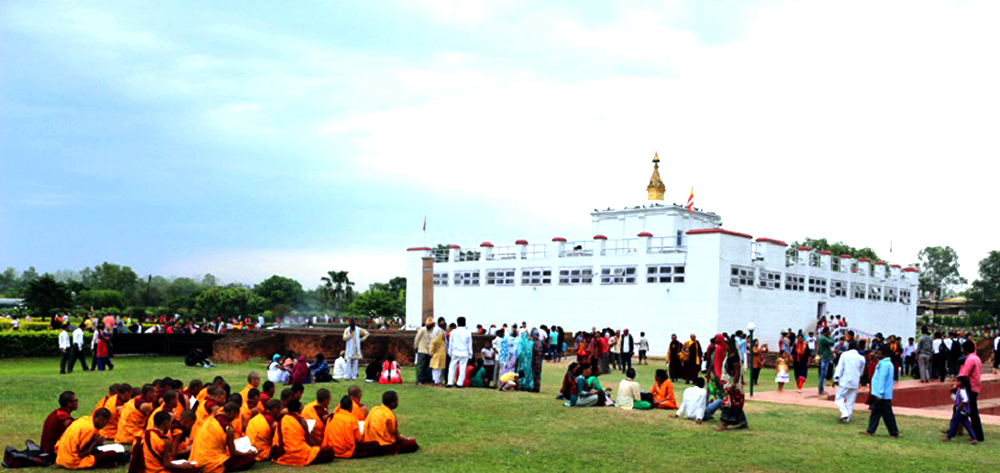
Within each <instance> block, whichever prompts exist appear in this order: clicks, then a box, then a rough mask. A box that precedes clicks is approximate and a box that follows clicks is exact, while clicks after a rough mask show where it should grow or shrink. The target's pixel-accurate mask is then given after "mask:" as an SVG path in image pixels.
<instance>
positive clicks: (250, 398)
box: [240, 388, 260, 432]
mask: <svg viewBox="0 0 1000 473" xmlns="http://www.w3.org/2000/svg"><path fill="white" fill-rule="evenodd" d="M259 402H260V391H258V390H257V388H253V389H251V390H249V391H247V398H246V400H244V401H243V404H240V425H242V426H243V431H244V432H246V429H247V426H248V425H250V419H253V417H254V416H255V415H257V414H258V413H260V409H258V408H257V404H258V403H259Z"/></svg>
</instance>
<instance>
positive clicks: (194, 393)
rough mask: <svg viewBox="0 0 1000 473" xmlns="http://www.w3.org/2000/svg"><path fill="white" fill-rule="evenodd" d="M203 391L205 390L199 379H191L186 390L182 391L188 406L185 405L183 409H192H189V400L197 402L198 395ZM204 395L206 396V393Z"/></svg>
mask: <svg viewBox="0 0 1000 473" xmlns="http://www.w3.org/2000/svg"><path fill="white" fill-rule="evenodd" d="M203 389H205V386H204V385H203V384H202V382H201V380H200V379H192V380H191V382H190V383H188V387H187V388H186V389H184V394H185V395H186V396H187V398H188V401H187V402H188V404H185V405H184V407H185V408H188V409H194V408H193V407H191V404H190V403H191V399H194V400H195V401H196V402H197V401H198V395H199V394H201V391H202V390H203ZM206 394H208V393H206Z"/></svg>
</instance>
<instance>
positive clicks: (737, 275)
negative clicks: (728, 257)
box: [729, 265, 754, 286]
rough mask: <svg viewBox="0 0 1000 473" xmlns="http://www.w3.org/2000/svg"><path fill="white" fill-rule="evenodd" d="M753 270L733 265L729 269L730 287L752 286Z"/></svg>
mask: <svg viewBox="0 0 1000 473" xmlns="http://www.w3.org/2000/svg"><path fill="white" fill-rule="evenodd" d="M753 280H754V272H753V268H748V267H746V266H736V265H733V266H732V267H730V269H729V285H730V286H753Z"/></svg>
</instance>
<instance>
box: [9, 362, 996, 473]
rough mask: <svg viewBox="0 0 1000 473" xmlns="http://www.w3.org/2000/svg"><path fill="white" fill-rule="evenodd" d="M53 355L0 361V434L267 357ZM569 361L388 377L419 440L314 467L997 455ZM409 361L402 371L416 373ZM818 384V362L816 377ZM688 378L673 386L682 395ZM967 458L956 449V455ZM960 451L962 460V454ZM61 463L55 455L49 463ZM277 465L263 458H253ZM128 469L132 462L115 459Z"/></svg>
mask: <svg viewBox="0 0 1000 473" xmlns="http://www.w3.org/2000/svg"><path fill="white" fill-rule="evenodd" d="M58 366H59V362H58V360H57V359H54V358H53V359H15V360H11V359H7V360H3V362H2V363H0V379H2V380H3V382H2V383H0V399H2V400H3V402H2V403H0V419H2V420H3V421H2V422H0V445H13V446H16V447H18V448H23V445H24V443H23V442H24V440H25V439H29V438H30V439H34V440H36V441H37V439H38V437H39V435H40V433H41V427H42V421H43V420H44V418H45V416H46V415H47V414H48V413H49V412H50V411H51V410H52V409H54V408H55V407H57V402H56V400H57V397H58V394H59V393H60V392H61V391H63V390H66V389H69V390H73V391H75V392H76V394H77V396H78V398H79V399H80V409H81V410H80V411H78V412H77V414H78V415H87V414H89V413H90V411H91V410H92V409H93V406H94V404H95V403H96V402H97V400H98V399H99V398H100V397H102V396H103V395H104V394H105V392H106V391H107V385H108V384H110V383H112V382H128V383H131V384H133V385H135V384H141V383H143V382H149V381H151V380H152V379H153V378H159V377H164V376H170V377H173V378H180V379H183V380H185V381H187V380H190V379H192V378H195V377H199V378H201V379H202V380H211V378H212V377H214V376H216V375H222V376H224V377H226V379H227V380H228V381H229V382H230V384H231V385H232V386H233V389H234V391H238V390H239V389H241V388H242V387H243V386H244V385H245V379H246V374H247V372H248V371H250V370H251V369H258V370H262V368H263V365H262V364H256V363H243V364H231V365H224V366H220V367H218V368H214V369H197V368H188V367H185V366H184V365H183V363H182V360H180V359H178V358H156V357H124V358H117V359H115V366H116V369H115V370H114V371H112V372H102V373H99V372H86V373H82V372H79V371H77V372H75V373H74V374H72V375H66V376H61V375H59V374H58V371H59V369H58ZM656 367H657V366H655V365H654V366H641V367H638V372H639V375H638V381H639V382H640V384H641V385H642V386H643V387H644V389H648V387H649V385H650V382H651V380H652V374H653V370H654V369H655V368H656ZM564 370H565V365H564V364H560V365H555V364H548V363H547V364H546V365H545V371H544V376H543V377H544V384H543V390H542V393H541V394H528V393H499V392H496V391H492V390H479V389H464V390H445V389H436V388H427V387H419V388H418V387H416V386H413V385H411V384H405V385H402V386H398V385H397V386H393V387H392V389H395V390H396V391H398V392H399V393H400V401H401V405H400V408H399V409H398V410H397V411H396V412H397V415H398V417H399V420H400V427H401V431H402V433H403V435H406V436H409V437H416V439H417V441H418V442H419V443H420V446H421V450H420V451H419V452H417V453H415V454H412V455H404V456H399V457H387V458H373V459H366V460H345V461H339V460H338V461H336V462H334V463H333V464H331V465H324V466H317V467H311V468H315V469H318V470H319V471H359V472H367V471H372V472H375V471H378V472H384V471H398V472H411V471H455V472H463V473H467V472H473V471H491V472H495V471H516V470H530V471H553V472H564V471H595V470H598V469H608V470H609V471H612V470H613V471H620V472H626V471H775V472H777V471H801V472H851V473H854V472H857V471H874V470H875V468H876V465H878V469H879V471H884V472H893V471H907V472H912V471H925V472H931V471H945V470H951V469H953V468H955V467H957V466H959V465H960V466H961V468H962V470H964V471H987V470H988V469H990V470H992V469H993V468H995V464H996V459H997V458H998V455H1000V429H997V428H995V427H992V426H987V427H986V435H987V438H988V441H987V442H985V443H983V444H980V445H977V446H971V445H968V444H966V443H965V442H961V441H959V442H953V443H951V444H945V443H942V442H940V441H939V438H940V437H941V434H940V433H939V431H940V430H941V429H942V428H944V427H946V426H945V422H944V421H939V420H930V419H924V418H917V417H898V418H897V419H898V421H899V425H900V430H901V433H902V436H903V437H902V438H901V439H899V440H890V439H888V438H887V437H886V435H887V434H886V433H885V430H884V427H882V430H880V431H879V433H878V435H879V437H876V438H874V439H873V438H868V437H863V436H861V435H858V433H857V432H858V431H859V430H861V429H862V428H863V427H864V423H865V422H866V421H867V410H863V409H864V406H860V408H861V409H862V410H859V411H858V412H857V413H856V416H855V420H854V421H853V422H852V424H850V425H842V424H840V423H839V422H837V417H838V413H837V411H836V409H835V408H834V407H833V406H832V404H831V406H830V408H829V409H820V408H806V407H794V406H784V405H776V404H768V403H763V402H760V403H754V402H752V401H751V402H749V403H748V405H747V408H746V412H747V418H748V420H749V422H750V429H749V430H743V431H733V432H714V431H713V430H712V428H714V427H715V426H716V425H717V424H716V423H714V422H706V423H705V424H704V425H701V426H696V425H695V424H694V423H693V422H689V421H681V420H674V419H670V418H668V417H669V415H670V414H672V411H670V412H666V411H656V412H649V411H646V412H640V411H631V412H626V411H621V410H618V409H614V408H586V409H584V408H580V409H576V408H574V409H570V408H566V407H563V406H562V404H561V402H558V401H556V400H555V395H556V391H557V390H558V384H559V383H560V381H561V378H562V374H563V371H564ZM413 374H414V372H413V369H407V370H404V379H406V380H409V381H412V380H413ZM620 379H621V377H620V376H619V375H608V376H604V377H602V383H603V384H604V386H605V387H612V388H616V387H617V386H618V381H619V380H620ZM761 381H762V383H761V386H760V389H762V390H770V389H774V388H775V386H774V382H773V381H774V372H773V370H770V371H768V370H765V371H764V372H763V373H761ZM361 384H362V385H363V389H364V401H365V402H366V403H367V404H368V405H369V406H373V405H376V404H378V403H379V401H380V399H381V393H382V392H383V391H384V390H385V389H386V388H385V387H382V386H379V385H372V384H365V383H361ZM347 386H348V385H347V384H345V383H339V384H337V383H326V384H322V385H310V386H308V387H307V388H306V395H305V396H304V398H303V399H309V400H311V399H313V394H314V393H315V391H316V389H318V388H319V387H327V388H328V389H330V390H331V391H333V393H334V398H335V399H338V398H339V397H340V396H342V395H343V394H345V393H346V390H347ZM809 386H810V387H811V390H815V386H816V385H815V372H814V373H813V381H812V382H811V383H810V384H809ZM684 387H685V386H684V385H683V383H681V384H680V385H678V386H676V391H677V396H678V398H680V396H681V393H682V392H683V389H684ZM959 459H960V460H959ZM956 461H958V463H956ZM53 468H56V467H53ZM279 468H285V467H279V466H275V465H271V464H265V463H258V465H257V466H256V467H255V470H275V469H279ZM119 470H120V471H121V472H124V471H125V468H120V469H119Z"/></svg>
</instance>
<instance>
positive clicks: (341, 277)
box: [320, 271, 354, 315]
mask: <svg viewBox="0 0 1000 473" xmlns="http://www.w3.org/2000/svg"><path fill="white" fill-rule="evenodd" d="M326 274H327V275H326V276H323V277H321V278H320V279H321V280H322V281H323V283H324V284H325V287H326V297H324V305H323V308H324V310H325V309H326V305H327V304H329V303H333V308H334V310H335V311H336V312H337V314H338V315H339V314H340V307H341V306H342V305H345V304H350V303H351V302H352V301H353V300H354V282H353V281H351V280H350V278H348V277H347V271H328V272H327V273H326Z"/></svg>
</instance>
